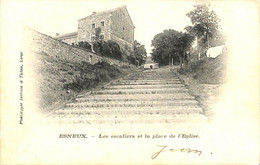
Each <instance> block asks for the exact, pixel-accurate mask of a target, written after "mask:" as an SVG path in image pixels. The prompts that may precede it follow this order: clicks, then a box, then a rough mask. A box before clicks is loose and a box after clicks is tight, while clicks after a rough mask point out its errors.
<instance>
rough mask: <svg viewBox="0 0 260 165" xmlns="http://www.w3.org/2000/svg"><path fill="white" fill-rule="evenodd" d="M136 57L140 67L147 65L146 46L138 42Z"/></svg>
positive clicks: (135, 45) (136, 43) (135, 44)
mask: <svg viewBox="0 0 260 165" xmlns="http://www.w3.org/2000/svg"><path fill="white" fill-rule="evenodd" d="M134 56H135V60H137V61H138V63H139V65H142V64H144V63H145V59H146V57H147V52H146V49H145V47H144V45H142V44H140V43H139V42H138V41H136V40H135V41H134Z"/></svg>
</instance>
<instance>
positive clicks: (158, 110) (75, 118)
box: [48, 67, 207, 124]
mask: <svg viewBox="0 0 260 165" xmlns="http://www.w3.org/2000/svg"><path fill="white" fill-rule="evenodd" d="M48 120H49V121H52V122H58V123H88V124H103V123H109V124H120V123H121V124H122V123H123V124H124V123H135V124H136V123H164V124H165V123H169V124H171V123H176V122H177V123H180V122H199V121H207V118H206V117H205V116H204V115H203V110H202V108H201V107H200V106H199V103H198V102H197V101H196V100H195V98H194V97H193V96H191V95H190V94H189V93H188V90H187V88H186V87H185V86H184V85H183V84H182V83H181V82H180V80H179V79H178V77H177V76H176V75H174V74H173V73H172V72H171V68H169V67H168V68H160V69H154V70H146V71H143V72H137V73H133V74H131V75H129V76H127V77H125V78H123V79H120V80H117V81H114V82H112V83H110V84H109V85H107V86H104V87H103V88H102V89H99V90H93V91H91V92H88V93H86V94H83V95H80V96H78V97H77V98H76V102H74V103H70V104H67V105H66V107H65V108H63V109H59V110H56V111H54V113H53V114H52V115H51V116H49V118H48Z"/></svg>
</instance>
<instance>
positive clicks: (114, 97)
mask: <svg viewBox="0 0 260 165" xmlns="http://www.w3.org/2000/svg"><path fill="white" fill-rule="evenodd" d="M191 99H195V97H193V96H191V95H189V94H188V93H174V94H167V93H162V94H153V95H150V94H149V95H147V94H131V95H124V97H122V95H120V94H119V95H106V94H104V95H85V96H82V97H80V98H76V100H77V101H78V102H85V101H96V102H98V101H107V102H110V101H137V100H138V101H142V100H150V101H153V100H158V101H159V100H164V101H168V100H191Z"/></svg>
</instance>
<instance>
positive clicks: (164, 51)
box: [151, 29, 194, 67]
mask: <svg viewBox="0 0 260 165" xmlns="http://www.w3.org/2000/svg"><path fill="white" fill-rule="evenodd" d="M193 39H194V37H193V36H192V35H190V34H188V33H183V32H178V31H176V30H172V29H169V30H164V31H163V32H162V33H159V34H157V35H155V37H154V39H153V40H152V46H153V50H152V54H151V55H152V59H153V60H154V61H155V62H158V63H159V64H160V65H167V64H172V65H173V63H174V60H178V62H180V65H181V67H182V64H183V61H184V60H188V58H187V57H186V56H187V55H186V52H187V51H188V50H189V49H190V47H191V43H192V41H193Z"/></svg>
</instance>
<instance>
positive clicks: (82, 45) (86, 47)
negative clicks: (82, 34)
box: [77, 41, 91, 51]
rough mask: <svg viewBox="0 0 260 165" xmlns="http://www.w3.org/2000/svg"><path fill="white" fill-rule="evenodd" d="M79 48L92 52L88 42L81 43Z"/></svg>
mask: <svg viewBox="0 0 260 165" xmlns="http://www.w3.org/2000/svg"><path fill="white" fill-rule="evenodd" d="M77 46H79V47H81V48H84V49H87V50H89V51H91V45H90V43H88V42H86V41H84V42H83V41H80V42H79V43H78V44H77Z"/></svg>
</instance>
